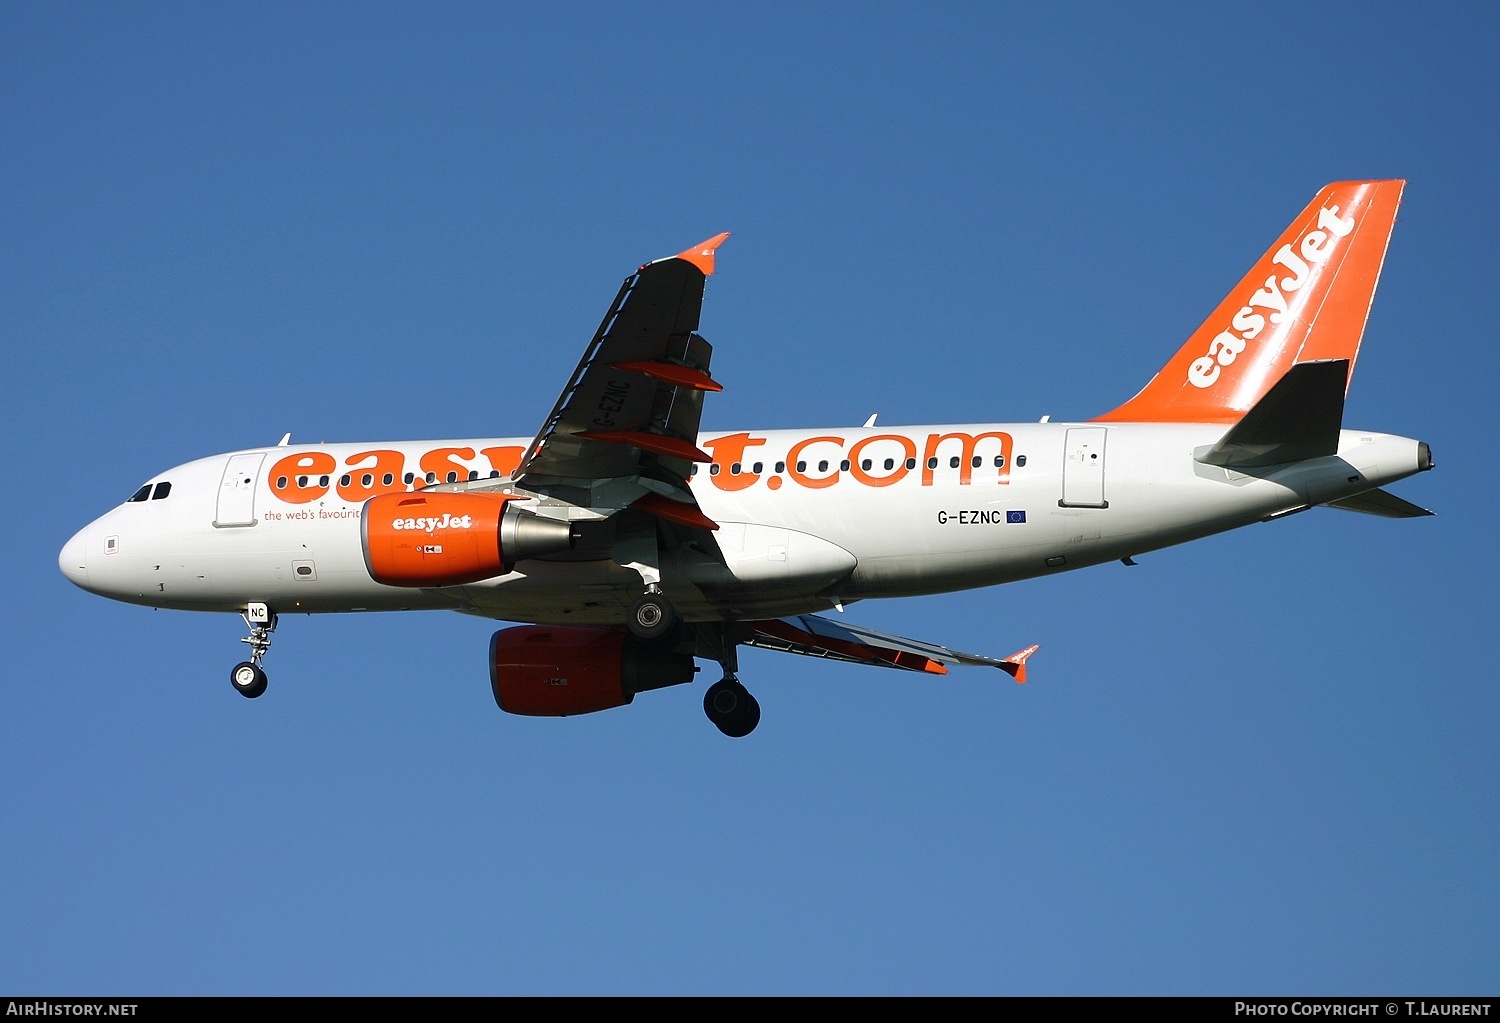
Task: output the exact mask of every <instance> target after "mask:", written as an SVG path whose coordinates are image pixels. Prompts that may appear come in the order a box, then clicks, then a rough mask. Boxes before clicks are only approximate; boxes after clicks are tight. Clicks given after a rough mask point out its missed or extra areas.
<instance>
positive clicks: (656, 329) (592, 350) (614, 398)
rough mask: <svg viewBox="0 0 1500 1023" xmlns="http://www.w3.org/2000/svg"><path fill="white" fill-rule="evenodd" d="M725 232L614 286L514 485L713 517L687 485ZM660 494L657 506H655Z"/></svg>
mask: <svg viewBox="0 0 1500 1023" xmlns="http://www.w3.org/2000/svg"><path fill="white" fill-rule="evenodd" d="M727 237H729V235H728V234H727V233H725V234H720V235H717V236H715V237H713V238H710V239H708V240H707V241H705V242H703V243H702V244H701V245H696V246H694V247H693V248H691V249H687V250H685V251H684V252H681V253H679V254H678V255H676V256H671V257H668V258H666V259H659V260H656V261H655V262H651V263H647V264H646V265H645V266H643V267H641V268H640V270H639V271H637V272H636V273H635V274H634V275H632V276H631V277H629V278H628V279H627V280H626V281H625V283H624V285H623V286H621V288H620V293H619V294H618V295H617V296H616V297H615V301H614V303H613V304H612V305H611V306H610V309H609V312H608V313H607V314H605V317H604V321H603V322H602V323H601V324H600V325H599V330H598V332H597V333H596V334H595V335H594V339H593V341H592V342H590V343H589V346H588V348H587V349H586V350H585V351H584V354H583V358H582V360H581V361H580V362H579V363H578V368H577V369H576V370H574V371H573V376H572V379H571V380H569V381H568V385H567V387H565V388H564V389H563V392H562V395H561V397H559V398H558V399H557V404H556V405H555V406H554V407H553V409H552V413H551V415H549V416H548V417H547V421H546V423H545V425H543V427H542V429H541V432H540V433H538V434H537V436H536V439H535V440H533V441H532V442H531V445H530V446H529V447H528V448H527V449H526V451H525V453H524V454H523V455H522V456H521V462H520V466H519V467H518V468H517V469H516V472H515V480H516V482H517V484H519V485H520V486H521V487H523V488H525V489H527V490H531V491H535V492H540V493H547V494H550V495H552V496H554V497H558V498H560V499H562V500H567V501H570V502H572V503H574V504H581V505H585V506H589V507H604V508H616V509H617V508H622V507H624V506H626V505H629V504H632V503H636V502H637V501H639V502H640V504H641V507H642V509H643V510H646V511H651V512H652V513H653V514H657V515H659V516H661V517H663V518H671V519H674V520H675V521H680V522H683V523H684V524H688V525H693V526H698V527H700V528H714V527H713V523H711V522H709V520H708V519H707V518H705V517H704V516H703V514H702V513H701V512H699V511H698V510H697V505H696V504H695V503H694V501H693V498H692V495H691V493H690V492H689V490H688V487H687V480H688V477H689V476H690V475H691V472H692V466H693V463H694V462H709V461H712V459H711V458H710V457H709V456H708V455H707V454H706V453H705V452H703V451H701V450H699V448H698V446H697V439H698V424H699V420H700V418H701V417H702V413H703V398H704V395H705V394H706V393H707V392H709V391H719V390H722V389H723V388H721V387H720V386H719V384H717V383H715V382H714V380H713V378H712V377H710V376H709V373H708V368H709V358H710V356H711V355H712V352H713V348H712V346H710V345H709V343H708V342H707V341H705V340H704V339H703V338H701V337H699V336H698V334H697V333H696V331H697V329H698V317H699V313H700V312H701V310H702V307H703V286H704V282H705V280H706V279H707V277H708V276H709V275H710V274H712V273H713V268H714V250H715V249H717V248H718V246H719V245H720V244H721V243H722V242H723V241H724V239H725V238H727ZM655 506H661V507H655Z"/></svg>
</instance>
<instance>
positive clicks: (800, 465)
mask: <svg viewBox="0 0 1500 1023" xmlns="http://www.w3.org/2000/svg"><path fill="white" fill-rule="evenodd" d="M797 471H798V472H806V471H807V463H806V462H804V461H800V460H799V461H798V462H797Z"/></svg>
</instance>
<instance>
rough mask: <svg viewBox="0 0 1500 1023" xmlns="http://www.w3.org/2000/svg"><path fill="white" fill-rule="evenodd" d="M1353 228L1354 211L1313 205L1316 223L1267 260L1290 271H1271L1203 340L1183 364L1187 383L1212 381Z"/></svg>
mask: <svg viewBox="0 0 1500 1023" xmlns="http://www.w3.org/2000/svg"><path fill="white" fill-rule="evenodd" d="M1353 230H1354V217H1353V216H1352V215H1351V216H1348V217H1345V218H1342V219H1341V218H1340V217H1339V208H1338V207H1337V206H1325V207H1323V208H1322V209H1320V210H1318V220H1317V226H1316V227H1314V228H1313V229H1312V230H1310V231H1308V232H1307V233H1305V234H1304V235H1302V237H1301V238H1299V239H1297V242H1296V250H1295V251H1293V248H1292V243H1290V242H1288V243H1287V244H1285V245H1283V246H1282V247H1281V248H1279V249H1277V250H1276V254H1275V255H1274V256H1272V257H1271V262H1272V263H1273V264H1277V265H1279V266H1281V267H1283V268H1284V269H1285V270H1286V271H1288V272H1289V273H1290V274H1291V276H1289V277H1282V276H1281V271H1279V270H1277V271H1273V272H1272V273H1271V275H1270V276H1269V277H1267V278H1266V282H1265V283H1264V284H1263V285H1261V287H1260V288H1259V289H1258V290H1257V291H1256V292H1255V293H1254V294H1252V295H1251V296H1250V300H1249V301H1248V302H1247V303H1246V304H1245V305H1243V306H1241V307H1240V310H1239V311H1238V312H1236V313H1235V314H1234V316H1233V317H1231V319H1230V328H1231V329H1229V330H1222V331H1220V332H1219V333H1218V334H1217V335H1216V336H1215V337H1214V339H1213V340H1212V341H1210V342H1209V343H1208V353H1207V354H1206V355H1203V356H1201V357H1200V358H1197V359H1194V360H1193V362H1192V364H1191V365H1190V366H1188V371H1187V379H1188V383H1190V384H1192V385H1193V386H1194V387H1199V388H1203V387H1212V386H1213V384H1214V383H1215V381H1217V380H1218V379H1219V374H1220V373H1222V372H1223V371H1224V370H1225V369H1226V368H1228V367H1229V366H1232V365H1234V361H1235V360H1236V359H1237V358H1239V356H1240V354H1241V353H1243V352H1244V351H1245V349H1246V348H1247V347H1248V346H1249V344H1250V343H1251V342H1252V341H1255V340H1256V339H1257V338H1259V337H1260V336H1261V333H1262V332H1263V331H1264V330H1265V329H1266V326H1267V324H1269V325H1270V326H1272V327H1276V326H1279V325H1280V324H1281V323H1282V322H1283V321H1285V320H1286V318H1287V316H1288V314H1289V313H1290V312H1291V301H1290V300H1289V296H1295V295H1296V293H1297V292H1298V291H1300V290H1302V287H1303V285H1305V284H1307V282H1308V281H1309V280H1310V279H1311V278H1312V277H1313V273H1314V268H1315V267H1318V266H1321V265H1322V264H1323V263H1326V262H1327V261H1328V257H1329V256H1331V255H1333V250H1334V248H1335V247H1336V245H1337V243H1338V240H1339V239H1340V238H1344V237H1346V236H1347V235H1348V234H1349V232H1351V231H1353Z"/></svg>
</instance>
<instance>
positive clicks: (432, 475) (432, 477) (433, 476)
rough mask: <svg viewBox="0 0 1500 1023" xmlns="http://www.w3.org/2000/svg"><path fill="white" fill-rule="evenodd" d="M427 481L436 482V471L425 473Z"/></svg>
mask: <svg viewBox="0 0 1500 1023" xmlns="http://www.w3.org/2000/svg"><path fill="white" fill-rule="evenodd" d="M427 482H428V483H436V482H437V473H435V472H429V473H428V474H427Z"/></svg>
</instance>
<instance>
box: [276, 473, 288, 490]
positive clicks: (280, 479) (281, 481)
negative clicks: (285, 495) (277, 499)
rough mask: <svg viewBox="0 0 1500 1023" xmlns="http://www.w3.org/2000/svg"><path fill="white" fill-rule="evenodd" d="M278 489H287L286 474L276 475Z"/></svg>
mask: <svg viewBox="0 0 1500 1023" xmlns="http://www.w3.org/2000/svg"><path fill="white" fill-rule="evenodd" d="M276 489H277V490H285V489H286V477H285V476H277V477H276Z"/></svg>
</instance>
